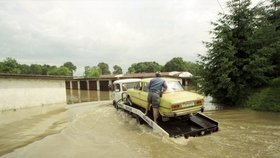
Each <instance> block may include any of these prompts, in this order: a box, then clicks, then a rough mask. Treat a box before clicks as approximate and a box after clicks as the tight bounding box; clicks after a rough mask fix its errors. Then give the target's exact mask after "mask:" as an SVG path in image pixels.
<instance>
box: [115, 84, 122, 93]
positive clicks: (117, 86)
mask: <svg viewBox="0 0 280 158" xmlns="http://www.w3.org/2000/svg"><path fill="white" fill-rule="evenodd" d="M120 89H121V86H120V84H114V91H115V92H119V91H120Z"/></svg>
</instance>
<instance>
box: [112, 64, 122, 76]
mask: <svg viewBox="0 0 280 158" xmlns="http://www.w3.org/2000/svg"><path fill="white" fill-rule="evenodd" d="M113 68H114V71H113V74H122V68H121V67H120V66H118V65H114V67H113Z"/></svg>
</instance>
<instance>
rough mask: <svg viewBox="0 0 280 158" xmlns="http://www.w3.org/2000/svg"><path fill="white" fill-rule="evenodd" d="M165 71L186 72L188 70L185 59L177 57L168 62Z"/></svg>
mask: <svg viewBox="0 0 280 158" xmlns="http://www.w3.org/2000/svg"><path fill="white" fill-rule="evenodd" d="M163 69H164V71H185V70H186V64H185V61H184V60H183V58H181V57H175V58H173V59H171V60H170V61H168V62H167V63H166V64H165V65H164V67H163Z"/></svg>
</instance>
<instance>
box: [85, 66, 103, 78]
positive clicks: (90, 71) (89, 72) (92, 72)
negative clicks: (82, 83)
mask: <svg viewBox="0 0 280 158" xmlns="http://www.w3.org/2000/svg"><path fill="white" fill-rule="evenodd" d="M84 74H85V77H99V76H100V75H101V74H102V71H101V69H100V68H99V67H98V66H92V67H90V66H85V72H84Z"/></svg>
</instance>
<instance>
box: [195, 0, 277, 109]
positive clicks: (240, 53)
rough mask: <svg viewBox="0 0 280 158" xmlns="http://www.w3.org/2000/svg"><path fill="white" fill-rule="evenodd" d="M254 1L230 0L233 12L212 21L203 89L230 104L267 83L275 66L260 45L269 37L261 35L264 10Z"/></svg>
mask: <svg viewBox="0 0 280 158" xmlns="http://www.w3.org/2000/svg"><path fill="white" fill-rule="evenodd" d="M250 4H251V2H250V0H244V1H241V3H240V1H236V0H232V1H230V2H228V4H227V5H228V8H229V10H230V13H229V14H225V15H221V16H222V17H221V18H219V19H218V21H217V22H215V23H212V24H213V25H214V30H213V31H212V32H211V33H212V35H213V36H214V37H213V40H212V42H206V43H205V45H206V47H207V48H208V53H207V55H206V56H201V62H200V64H201V66H202V67H203V73H202V78H203V80H202V83H201V85H202V87H203V89H202V90H203V91H204V92H205V94H206V95H211V96H212V97H213V98H215V100H217V101H219V102H220V103H223V104H226V105H230V104H232V105H236V104H238V103H240V102H242V101H244V100H245V99H246V98H245V97H244V96H247V94H248V93H249V92H250V90H251V89H253V88H256V87H260V86H264V85H266V84H267V82H268V81H269V78H268V77H267V74H268V73H269V72H270V71H272V68H273V67H272V65H271V63H270V62H269V60H268V56H269V55H267V52H266V51H264V49H263V48H264V47H263V46H261V45H260V43H262V42H264V41H265V38H261V36H260V34H261V35H264V33H263V32H262V31H261V29H263V28H264V27H263V25H264V24H262V23H263V22H264V21H263V20H262V19H261V17H262V16H263V15H261V14H260V13H263V12H261V9H260V8H259V7H254V8H250ZM258 33H259V34H258Z"/></svg>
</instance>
